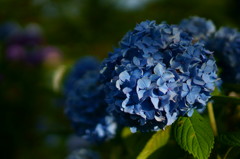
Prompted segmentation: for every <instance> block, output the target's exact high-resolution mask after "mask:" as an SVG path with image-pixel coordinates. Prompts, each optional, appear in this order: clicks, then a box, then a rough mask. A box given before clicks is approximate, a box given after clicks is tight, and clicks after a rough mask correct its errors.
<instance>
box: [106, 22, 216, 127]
mask: <svg viewBox="0 0 240 159" xmlns="http://www.w3.org/2000/svg"><path fill="white" fill-rule="evenodd" d="M216 72H217V67H216V64H215V60H214V58H213V56H212V52H211V51H209V50H207V49H205V48H204V45H203V44H202V43H197V42H196V43H193V37H192V36H190V35H189V34H187V33H186V32H183V31H181V29H180V28H179V27H178V26H174V25H168V24H166V23H162V24H156V22H155V21H145V22H142V23H140V24H138V25H137V26H136V27H135V28H134V30H133V31H131V32H128V33H127V34H126V35H125V36H124V38H123V39H122V41H121V42H120V47H119V48H117V49H116V50H115V51H114V52H113V53H111V54H110V55H109V57H108V58H107V59H106V60H105V61H104V62H103V64H102V69H101V80H102V82H104V83H106V92H108V93H107V102H108V104H109V110H110V111H111V112H112V113H113V114H115V115H116V116H118V118H120V119H121V122H122V123H123V124H125V125H128V126H130V127H131V130H132V132H135V131H136V130H140V131H142V132H144V131H157V130H159V129H163V128H164V127H166V126H167V125H171V124H172V123H173V122H174V121H175V120H176V119H177V117H178V116H183V115H188V116H191V115H192V113H193V110H194V109H197V110H198V111H202V110H203V109H204V108H205V105H206V102H207V100H208V99H209V98H210V93H211V92H212V91H213V90H214V85H215V81H216V80H217V74H216Z"/></svg>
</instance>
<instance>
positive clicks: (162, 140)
mask: <svg viewBox="0 0 240 159" xmlns="http://www.w3.org/2000/svg"><path fill="white" fill-rule="evenodd" d="M169 136H170V127H167V128H166V129H165V130H161V131H158V132H156V133H155V134H154V135H153V136H152V137H151V139H150V140H149V141H148V142H147V144H146V145H145V147H144V148H143V150H142V152H141V153H140V154H139V155H138V157H137V159H146V158H148V157H149V156H150V155H151V154H152V153H153V152H155V151H156V150H157V149H159V148H160V147H162V146H164V145H165V144H166V143H167V141H168V139H169Z"/></svg>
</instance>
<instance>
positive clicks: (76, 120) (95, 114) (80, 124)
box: [64, 57, 116, 142]
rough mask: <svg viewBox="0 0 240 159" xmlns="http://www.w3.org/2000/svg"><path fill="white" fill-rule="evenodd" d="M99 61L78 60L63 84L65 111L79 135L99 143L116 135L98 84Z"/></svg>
mask: <svg viewBox="0 0 240 159" xmlns="http://www.w3.org/2000/svg"><path fill="white" fill-rule="evenodd" d="M98 78H99V62H98V61H97V60H96V59H94V58H90V57H88V58H84V59H81V60H79V61H78V62H77V63H76V64H75V66H74V67H73V69H72V71H71V72H70V74H69V76H68V79H67V80H66V85H65V90H64V93H65V96H66V107H65V114H66V115H67V116H68V117H69V119H70V120H71V122H72V126H73V127H74V129H75V130H76V133H77V134H78V135H79V136H83V137H84V138H86V139H87V140H89V141H91V142H101V141H104V140H107V139H109V138H112V137H113V136H114V135H115V131H116V123H115V121H114V119H113V117H112V116H110V115H108V113H107V110H106V108H107V104H106V102H105V100H104V98H105V95H104V90H103V85H102V84H99V81H98Z"/></svg>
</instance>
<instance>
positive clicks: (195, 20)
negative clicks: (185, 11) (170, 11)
mask: <svg viewBox="0 0 240 159" xmlns="http://www.w3.org/2000/svg"><path fill="white" fill-rule="evenodd" d="M179 27H180V28H181V29H182V30H183V31H185V32H187V33H189V34H190V35H192V36H193V37H194V39H195V40H197V41H198V40H201V39H206V38H208V37H209V36H210V35H212V34H213V33H214V32H215V30H216V27H215V25H214V23H213V22H212V21H211V20H206V19H205V18H201V17H197V16H193V17H190V18H189V19H183V20H182V21H181V22H180V25H179Z"/></svg>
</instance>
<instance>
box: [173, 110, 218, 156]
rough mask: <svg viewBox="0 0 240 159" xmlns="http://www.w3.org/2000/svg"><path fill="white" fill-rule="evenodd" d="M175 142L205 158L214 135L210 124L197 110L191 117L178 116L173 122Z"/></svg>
mask: <svg viewBox="0 0 240 159" xmlns="http://www.w3.org/2000/svg"><path fill="white" fill-rule="evenodd" d="M174 135H175V138H176V141H177V143H178V144H179V145H180V147H182V148H183V149H184V150H186V151H188V152H189V153H190V154H192V155H193V156H194V157H196V158H198V159H206V158H208V157H209V155H210V153H211V149H212V148H213V144H214V136H213V132H212V129H211V127H210V124H209V123H208V122H207V120H205V119H204V118H203V117H202V116H201V115H199V114H198V113H197V112H194V114H193V116H192V117H180V118H179V119H178V120H177V122H176V123H175V124H174Z"/></svg>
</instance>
